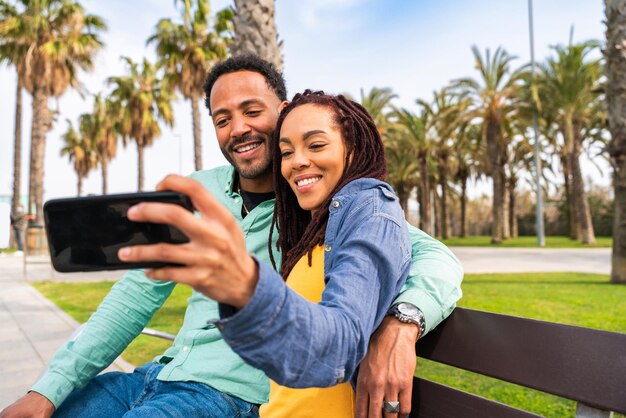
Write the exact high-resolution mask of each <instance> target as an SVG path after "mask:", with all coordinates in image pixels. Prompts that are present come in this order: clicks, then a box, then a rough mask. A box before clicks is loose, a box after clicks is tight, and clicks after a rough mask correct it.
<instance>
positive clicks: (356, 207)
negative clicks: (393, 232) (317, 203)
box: [330, 178, 404, 223]
mask: <svg viewBox="0 0 626 418" xmlns="http://www.w3.org/2000/svg"><path fill="white" fill-rule="evenodd" d="M342 207H343V209H344V210H345V211H346V212H347V213H349V214H350V215H351V216H355V215H358V216H359V217H362V218H364V217H368V216H376V215H383V216H385V217H389V218H391V219H393V220H396V221H397V222H399V223H400V222H402V221H403V219H404V213H403V211H402V208H401V207H400V203H399V201H398V197H397V196H396V193H395V192H394V191H393V188H392V187H391V186H390V185H389V184H387V183H385V182H384V181H381V180H377V179H373V178H361V179H357V180H353V181H351V182H350V183H348V184H346V185H345V186H344V187H343V188H341V190H339V192H337V194H335V196H334V197H333V199H332V201H331V204H330V211H331V213H333V212H334V211H338V210H339V209H341V208H342Z"/></svg>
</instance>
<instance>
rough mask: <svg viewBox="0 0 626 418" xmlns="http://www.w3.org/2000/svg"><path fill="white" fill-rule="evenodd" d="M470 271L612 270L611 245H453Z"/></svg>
mask: <svg viewBox="0 0 626 418" xmlns="http://www.w3.org/2000/svg"><path fill="white" fill-rule="evenodd" d="M452 252H454V254H456V256H457V257H458V258H459V260H461V264H463V268H464V269H465V272H466V273H523V272H535V273H537V272H550V271H561V272H582V273H601V274H610V273H611V249H610V248H588V249H587V248H584V249H577V248H576V249H574V248H572V249H552V248H550V249H548V248H496V249H493V248H487V247H452Z"/></svg>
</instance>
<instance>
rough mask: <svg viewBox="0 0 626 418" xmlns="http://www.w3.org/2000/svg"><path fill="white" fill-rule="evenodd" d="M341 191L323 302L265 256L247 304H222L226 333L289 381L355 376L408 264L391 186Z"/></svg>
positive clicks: (319, 382)
mask: <svg viewBox="0 0 626 418" xmlns="http://www.w3.org/2000/svg"><path fill="white" fill-rule="evenodd" d="M379 183H380V182H379ZM381 184H382V183H381ZM383 192H384V193H383ZM335 198H336V199H337V196H335ZM342 198H343V201H341V199H342ZM338 199H339V201H340V202H341V205H339V206H340V208H339V210H337V211H335V213H332V212H331V217H330V220H329V223H328V226H327V232H326V250H327V251H326V252H325V261H324V265H325V280H326V288H325V290H324V293H323V295H322V301H321V302H320V303H319V304H314V303H312V302H309V301H307V300H305V299H304V298H303V297H301V296H300V295H298V294H297V293H295V292H294V291H292V290H291V289H289V288H288V287H287V286H286V285H285V283H284V282H283V280H282V278H281V277H280V276H279V275H278V274H277V273H276V272H274V271H273V270H272V269H271V268H270V267H268V266H266V265H264V264H262V263H259V281H258V284H257V287H256V290H255V293H254V295H253V297H252V299H251V300H250V302H249V303H248V305H246V306H245V307H244V308H243V309H241V310H239V311H238V312H236V313H234V314H232V315H230V314H231V313H232V311H231V312H229V310H228V309H225V307H224V306H222V309H221V311H220V313H221V316H222V319H221V320H220V321H218V322H217V326H218V328H219V329H220V330H221V332H222V335H223V338H224V340H225V341H226V342H227V343H228V344H229V345H230V346H231V347H232V349H233V350H234V351H235V352H237V354H239V355H240V356H241V357H242V358H243V359H244V360H245V361H246V362H248V363H249V364H251V365H252V366H254V367H257V368H259V369H261V370H263V371H264V372H265V373H266V374H267V375H268V377H270V378H271V379H273V380H274V381H276V382H277V383H279V384H281V385H284V386H289V387H314V386H315V387H327V386H332V385H336V384H338V383H341V382H343V381H345V380H347V379H350V378H352V377H353V376H354V374H355V371H356V368H357V366H358V364H359V362H360V361H361V360H362V358H363V357H364V356H365V352H366V349H367V344H368V342H369V339H370V336H371V334H372V333H373V332H374V330H375V329H376V327H377V326H378V325H379V324H380V322H381V321H382V319H383V317H384V316H385V313H386V311H387V309H388V307H389V305H390V304H391V302H392V300H393V298H394V297H395V296H396V295H397V294H398V292H399V291H400V289H401V287H402V285H403V284H404V281H405V280H406V277H407V274H408V271H409V267H410V258H411V244H410V241H409V237H408V231H407V228H406V224H405V222H404V220H403V215H402V210H401V209H400V206H399V205H398V203H397V200H396V199H395V196H394V195H393V192H391V190H390V189H387V188H381V187H380V186H379V187H377V188H374V189H368V190H365V191H360V192H359V193H357V194H356V197H355V196H345V195H344V196H339V198H338ZM344 203H345V204H344ZM229 315H230V316H229Z"/></svg>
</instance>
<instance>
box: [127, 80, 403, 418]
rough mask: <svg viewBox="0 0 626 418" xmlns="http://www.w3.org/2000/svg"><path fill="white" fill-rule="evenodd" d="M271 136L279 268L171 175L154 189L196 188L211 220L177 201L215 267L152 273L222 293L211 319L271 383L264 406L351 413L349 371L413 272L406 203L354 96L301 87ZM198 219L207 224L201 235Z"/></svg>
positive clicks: (274, 411)
mask: <svg viewBox="0 0 626 418" xmlns="http://www.w3.org/2000/svg"><path fill="white" fill-rule="evenodd" d="M274 144H275V145H274V153H275V158H274V164H275V165H274V180H275V187H276V193H277V199H276V206H275V213H274V222H275V224H276V226H277V228H278V231H279V237H278V242H277V247H278V249H279V250H280V251H281V265H282V267H281V270H280V272H281V274H280V275H279V274H277V273H276V271H275V270H274V269H272V268H271V267H269V266H267V265H264V264H263V263H258V262H256V261H254V259H253V258H252V257H251V256H250V255H249V254H248V253H247V251H246V249H245V239H244V236H243V232H242V231H241V228H240V227H239V226H238V225H237V223H236V222H235V220H234V218H233V217H232V215H231V214H230V213H229V212H228V211H227V210H226V209H225V208H224V207H223V206H221V205H220V204H219V203H218V202H217V201H216V200H215V198H214V197H213V196H211V195H210V194H209V193H208V192H207V191H206V190H205V189H204V188H203V187H202V186H201V185H200V184H193V183H194V182H192V181H191V180H188V179H183V178H180V177H170V178H166V180H165V181H164V182H162V183H161V185H160V186H159V188H160V189H163V188H166V189H171V190H175V191H178V192H181V193H185V194H188V195H189V196H191V197H192V199H193V200H194V205H195V206H196V209H197V210H198V211H199V212H200V213H201V214H202V220H203V222H204V223H203V224H199V223H198V219H197V218H194V217H193V216H192V215H190V214H185V213H183V212H181V213H180V216H181V217H184V218H185V219H184V220H181V222H180V223H179V224H178V225H181V226H182V229H183V231H184V232H185V233H186V234H188V236H190V237H191V238H192V241H191V243H190V245H194V244H193V243H194V241H203V242H202V244H203V245H204V247H205V248H207V246H211V248H209V249H207V250H205V251H204V255H203V256H204V257H205V258H206V259H207V260H208V261H207V263H205V264H207V265H208V266H213V267H211V268H210V269H211V270H210V271H205V272H204V273H203V274H202V275H201V276H202V277H201V278H194V279H193V280H190V279H187V277H185V275H184V272H183V271H180V272H177V270H176V269H171V268H170V269H168V268H164V269H158V270H154V271H152V272H147V275H148V277H151V278H154V279H162V280H174V281H177V282H181V283H186V284H189V285H191V286H192V287H194V289H196V290H198V291H200V292H202V293H203V294H205V295H206V296H208V297H210V298H212V299H214V300H217V301H219V302H221V305H220V316H221V319H220V320H217V321H213V322H214V323H215V324H216V325H217V327H218V328H219V329H220V331H221V334H222V337H223V339H224V341H226V342H227V343H228V344H229V345H230V346H231V348H232V349H233V350H234V351H235V352H237V353H238V354H239V355H240V356H241V357H242V358H243V359H244V360H245V361H247V362H248V363H249V364H251V365H252V366H254V367H256V368H259V369H261V370H263V371H264V372H265V373H266V374H267V375H268V377H270V379H273V380H274V381H275V382H276V384H274V385H273V388H272V396H271V401H270V404H269V405H268V406H267V409H265V410H264V415H265V416H271V417H279V416H297V417H304V416H316V417H319V416H324V417H345V416H351V415H353V405H354V400H353V392H352V387H351V386H350V385H349V384H347V383H344V382H347V381H348V380H349V379H352V378H354V377H355V372H356V369H357V366H358V364H359V362H360V361H361V360H362V358H363V357H364V355H365V352H366V349H367V344H368V342H369V338H370V336H371V334H372V333H373V332H374V330H375V329H376V327H377V326H378V325H379V324H380V322H381V321H382V319H383V317H384V315H385V313H386V312H387V309H388V307H389V305H390V304H391V302H392V300H393V298H394V297H395V295H397V294H398V292H399V291H400V288H401V286H402V285H403V283H404V281H405V280H406V277H407V274H408V270H409V263H410V258H411V247H410V242H409V237H408V232H407V227H406V223H405V221H404V217H403V212H402V209H401V208H400V205H399V203H398V199H397V198H396V196H395V194H394V193H393V191H392V189H391V188H390V186H389V185H387V184H386V183H384V182H383V181H382V180H383V179H384V177H385V174H386V164H385V157H384V150H383V144H382V141H381V138H380V135H379V133H378V130H377V128H376V126H375V125H374V122H373V121H372V119H371V117H370V116H369V115H368V114H367V112H366V111H365V109H364V108H363V107H362V106H360V105H359V104H357V103H355V102H352V101H350V100H348V99H346V98H345V97H343V96H329V95H325V94H324V93H322V92H311V91H306V92H305V93H303V94H298V95H296V96H295V97H294V99H293V101H292V102H291V103H290V104H289V105H287V106H286V107H285V109H283V111H282V113H281V115H280V117H279V120H278V125H277V129H276V136H275V141H274ZM129 216H130V215H129ZM134 220H141V219H134ZM186 225H189V227H187V226H186ZM198 228H201V229H204V230H205V231H204V232H205V233H203V234H202V237H201V238H198V239H195V238H194V236H195V235H197V233H198V232H197V231H196V229H198ZM270 242H271V239H270ZM285 280H286V283H285ZM290 287H291V288H290ZM278 384H281V385H285V386H288V387H294V388H313V387H317V388H325V387H330V386H337V387H336V388H333V389H310V390H308V391H291V390H287V389H285V388H281V387H279V386H278Z"/></svg>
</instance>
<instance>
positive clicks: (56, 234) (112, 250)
mask: <svg viewBox="0 0 626 418" xmlns="http://www.w3.org/2000/svg"><path fill="white" fill-rule="evenodd" d="M140 202H161V203H171V204H177V205H180V206H182V207H184V208H186V209H187V210H189V211H193V206H192V204H191V201H190V200H189V198H188V197H187V196H184V195H182V194H179V193H175V192H146V193H132V194H118V195H102V196H88V197H79V198H68V199H55V200H50V201H48V202H46V204H45V205H44V218H45V222H46V232H47V236H48V245H49V249H50V258H51V260H52V265H53V266H54V268H55V270H57V271H60V272H72V271H99V270H119V269H130V268H146V267H162V266H164V265H166V264H165V263H124V262H122V261H120V259H119V258H118V257H117V252H118V250H119V249H120V248H122V247H126V246H130V245H144V244H154V243H159V242H166V243H172V244H181V243H185V242H189V240H188V238H187V237H186V236H185V235H184V234H183V233H182V232H181V231H179V230H178V229H176V228H174V227H171V226H169V225H163V224H155V223H148V222H132V221H130V220H129V219H128V217H127V215H126V213H127V212H128V208H130V207H131V206H133V205H135V204H137V203H140Z"/></svg>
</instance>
